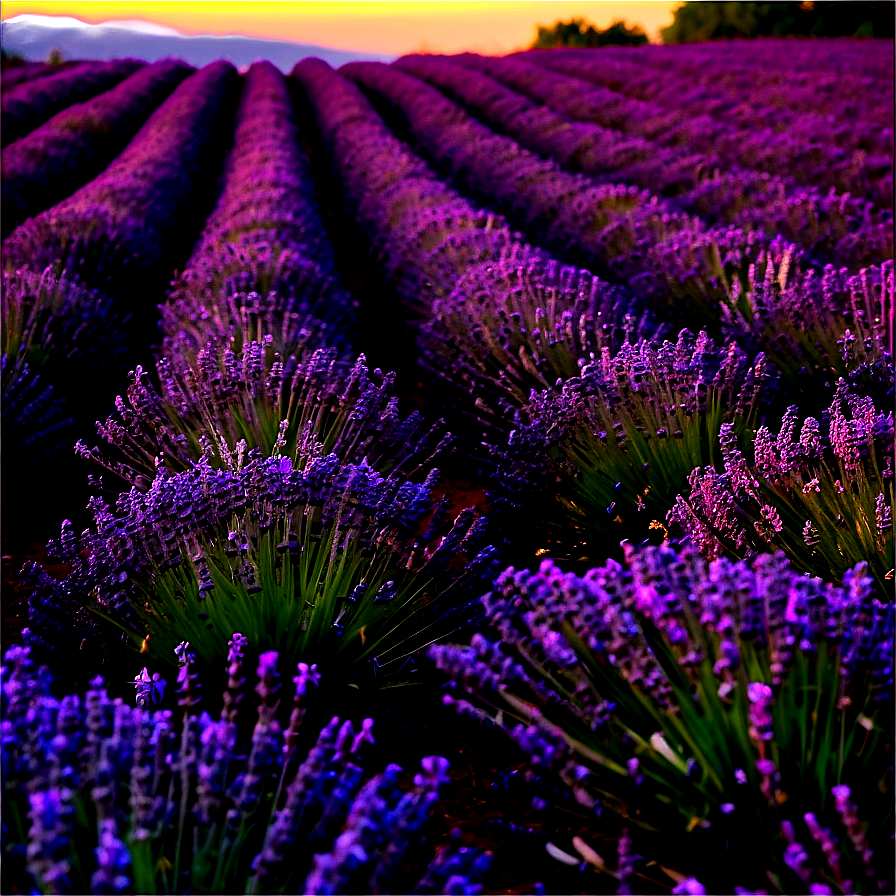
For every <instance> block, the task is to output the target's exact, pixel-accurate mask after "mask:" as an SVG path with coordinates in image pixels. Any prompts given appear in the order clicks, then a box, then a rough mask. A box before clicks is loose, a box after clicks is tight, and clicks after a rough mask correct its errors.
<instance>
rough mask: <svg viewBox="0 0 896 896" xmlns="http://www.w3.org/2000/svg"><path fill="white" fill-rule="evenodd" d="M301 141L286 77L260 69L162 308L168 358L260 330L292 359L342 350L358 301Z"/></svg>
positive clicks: (264, 65)
mask: <svg viewBox="0 0 896 896" xmlns="http://www.w3.org/2000/svg"><path fill="white" fill-rule="evenodd" d="M299 139H300V138H299V133H298V129H297V127H296V122H295V115H294V112H293V108H292V102H291V100H290V97H289V92H288V90H287V85H286V82H285V80H284V78H283V75H281V74H280V72H279V71H277V69H276V68H274V66H273V65H271V64H270V63H268V62H258V63H255V64H254V65H253V66H252V67H251V68H250V69H249V71H248V72H247V73H246V75H245V76H244V85H243V92H242V96H241V99H240V104H239V107H238V109H237V113H236V120H235V125H234V132H233V146H232V148H231V149H230V152H229V153H228V156H227V159H226V161H225V164H224V172H223V174H222V188H221V192H220V195H219V197H218V201H217V203H216V205H215V208H214V210H213V211H212V213H211V214H210V215H209V217H208V219H207V221H206V223H205V228H204V230H203V233H202V236H201V237H200V239H199V241H198V243H197V244H196V247H195V249H194V250H193V254H192V255H191V256H190V259H189V260H188V261H187V264H186V267H185V269H184V271H183V272H182V273H181V275H180V276H179V278H178V279H177V280H176V281H175V283H174V284H173V288H172V291H171V294H170V297H169V301H168V303H167V304H166V305H164V306H163V307H162V328H163V331H164V333H165V337H166V343H165V344H166V352H167V353H168V354H169V355H170V354H174V353H179V354H183V353H184V352H187V351H189V352H191V353H193V354H195V353H196V352H198V351H199V350H201V349H202V348H203V347H204V345H205V343H206V340H207V339H208V338H209V337H211V336H214V337H216V338H218V339H220V340H222V341H225V342H226V341H227V340H229V339H230V338H231V337H232V336H233V335H234V333H235V332H236V333H237V334H240V335H241V336H242V338H243V339H249V338H252V334H253V332H255V331H256V329H257V330H258V331H260V332H261V333H263V334H265V335H269V336H271V337H273V339H274V341H275V344H276V346H277V349H278V350H279V351H280V352H281V353H282V354H283V355H286V356H288V355H291V354H293V353H295V352H296V351H298V350H299V349H300V348H303V347H304V348H307V347H309V346H315V345H320V344H326V345H331V346H334V347H335V346H342V347H344V346H345V344H346V332H345V331H346V330H347V329H350V328H351V326H352V324H353V319H354V312H353V309H352V301H351V299H350V298H349V296H348V295H347V294H346V293H345V291H344V290H343V289H342V287H341V286H340V285H339V283H338V281H337V279H336V275H335V270H334V264H335V261H334V258H333V250H332V247H331V246H330V243H329V241H328V239H327V235H326V232H325V230H324V227H323V222H322V221H321V218H320V212H319V209H318V203H317V197H316V195H315V190H314V185H313V182H312V178H311V171H310V168H309V164H308V161H307V159H306V157H305V154H304V152H303V151H302V148H301V145H300V142H299ZM244 317H248V324H249V326H246V325H245V324H246V322H245V321H244V320H243V318H244ZM256 338H258V337H256Z"/></svg>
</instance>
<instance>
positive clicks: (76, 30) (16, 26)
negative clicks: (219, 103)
mask: <svg viewBox="0 0 896 896" xmlns="http://www.w3.org/2000/svg"><path fill="white" fill-rule="evenodd" d="M0 42H2V45H3V49H4V50H5V51H6V52H7V53H17V54H19V55H21V56H24V57H25V59H27V60H29V61H38V60H43V59H46V58H47V56H48V55H49V54H50V51H51V50H54V49H56V50H59V52H60V53H61V54H62V57H63V58H64V59H100V60H108V59H118V58H120V57H123V56H131V57H134V58H136V59H145V60H146V61H148V62H155V61H156V60H157V59H162V58H164V57H166V56H174V57H176V58H178V59H183V60H185V61H186V62H189V63H190V64H191V65H195V66H197V67H198V66H202V65H207V64H208V63H209V62H213V61H214V60H215V59H227V60H229V61H230V62H232V63H233V64H234V65H235V66H237V67H239V66H244V65H249V64H250V63H252V62H254V61H255V60H257V59H267V60H268V61H269V62H272V63H273V64H274V65H276V66H277V67H278V68H279V69H280V70H281V71H283V72H284V73H288V72H289V71H291V70H292V67H293V66H294V65H295V64H296V63H297V62H298V61H299V60H300V59H304V58H306V57H308V56H316V57H318V58H319V59H323V60H324V61H325V62H328V63H329V64H330V65H332V66H340V65H343V64H344V63H346V62H352V61H354V60H356V59H371V60H377V61H381V62H391V61H392V60H393V59H395V58H396V57H395V56H387V55H384V54H382V53H359V52H355V51H352V50H338V49H333V48H331V47H321V46H317V45H316V44H298V43H292V42H291V41H283V40H268V39H266V38H259V37H244V36H242V35H238V34H235V35H214V34H200V35H192V34H181V33H180V32H178V31H175V30H174V29H173V28H167V27H165V26H161V25H156V24H154V23H152V22H139V21H121V22H106V23H103V24H101V25H90V24H87V23H85V22H81V21H79V20H78V19H74V18H71V17H69V16H36V15H21V16H15V17H13V18H11V19H8V20H7V21H5V22H3V24H2V36H0Z"/></svg>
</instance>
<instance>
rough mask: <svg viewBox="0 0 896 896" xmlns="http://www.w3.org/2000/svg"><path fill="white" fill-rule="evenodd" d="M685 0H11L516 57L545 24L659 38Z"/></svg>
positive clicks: (390, 47) (408, 48)
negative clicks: (622, 29) (620, 26)
mask: <svg viewBox="0 0 896 896" xmlns="http://www.w3.org/2000/svg"><path fill="white" fill-rule="evenodd" d="M679 5H680V4H679V3H676V2H669V0H653V2H643V0H640V2H612V0H604V2H588V0H451V2H439V0H331V2H322V0H302V2H295V0H279V2H278V0H229V2H221V0H214V2H212V0H177V2H172V0H81V2H78V0H73V2H68V0H43V2H41V0H36V2H29V0H5V2H4V3H3V5H2V9H0V14H2V18H3V19H4V20H6V19H9V18H12V17H13V16H18V15H23V14H31V15H53V16H73V17H74V18H76V19H80V20H81V21H82V22H89V23H91V24H99V23H100V22H106V21H110V20H123V19H140V20H144V21H148V22H154V23H156V24H159V25H167V26H168V27H169V28H175V29H177V30H178V31H182V32H184V33H185V34H243V35H246V36H250V37H262V38H269V39H274V40H288V41H294V42H296V43H311V44H319V45H321V46H326V47H331V48H335V49H341V50H354V51H359V52H370V53H389V54H395V55H401V54H403V53H413V52H421V51H422V52H433V53H459V52H463V51H465V50H470V51H474V52H482V53H509V52H512V51H514V50H519V49H524V48H525V47H527V46H529V44H530V43H531V42H532V41H533V40H534V39H535V33H536V32H535V29H536V26H537V25H552V24H554V22H556V21H557V20H561V19H562V20H568V19H570V18H573V17H580V18H584V19H586V20H587V21H589V22H591V23H592V24H594V25H595V26H596V27H598V28H606V27H608V26H609V25H610V24H612V23H613V22H614V21H616V20H618V19H623V20H625V21H626V23H627V24H628V25H640V26H641V27H642V28H643V29H644V30H645V31H646V32H647V34H648V36H649V37H650V38H651V39H653V40H656V39H657V35H658V31H659V29H660V28H661V27H664V26H665V25H668V24H669V23H670V22H671V21H672V11H673V10H674V9H675V8H676V7H677V6H679Z"/></svg>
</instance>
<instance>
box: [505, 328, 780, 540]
mask: <svg viewBox="0 0 896 896" xmlns="http://www.w3.org/2000/svg"><path fill="white" fill-rule="evenodd" d="M772 385H773V375H772V373H771V372H770V371H769V368H768V365H767V364H766V362H765V359H764V357H763V356H762V355H761V354H760V355H758V356H757V358H756V360H755V361H754V362H753V363H752V364H751V363H750V359H749V357H748V356H747V355H746V354H745V353H744V352H743V351H741V350H740V348H739V347H738V346H737V344H736V343H734V342H732V343H730V344H729V345H727V346H724V345H722V346H720V345H717V344H716V343H715V342H713V340H712V339H710V338H709V337H708V336H707V334H706V333H700V334H698V335H697V336H694V334H692V333H690V332H689V331H688V330H682V331H681V333H680V334H679V336H678V339H677V340H676V341H675V342H671V341H665V342H663V343H662V344H658V343H656V342H651V341H648V340H639V341H637V342H630V343H626V344H625V345H623V346H622V347H621V348H620V349H619V351H618V352H616V353H610V352H609V351H606V350H605V351H603V352H602V353H601V354H600V355H598V356H597V357H595V358H594V360H592V361H590V362H589V363H587V364H585V365H584V366H582V367H581V369H580V372H579V373H578V375H576V376H571V377H570V378H569V379H567V380H566V381H565V382H563V383H562V384H558V388H557V389H546V390H544V391H542V392H540V393H536V392H535V391H534V390H533V392H532V395H531V397H530V400H529V402H528V403H527V404H526V405H525V406H524V408H523V409H522V413H521V425H520V427H519V428H518V429H517V430H515V431H514V432H513V433H512V435H511V437H510V440H509V444H508V448H507V450H506V452H505V455H504V457H503V459H502V468H501V470H500V471H499V472H500V477H499V480H498V482H499V485H498V487H497V488H496V493H495V498H496V501H498V502H500V503H504V502H510V504H511V506H513V507H516V506H517V505H518V504H519V500H520V499H519V494H520V489H519V485H518V483H519V482H520V481H525V480H526V479H527V478H531V477H534V479H535V483H536V484H533V489H536V490H537V491H540V492H542V493H543V494H544V496H545V498H546V500H547V510H546V514H545V515H546V516H549V517H550V516H556V511H557V510H558V509H559V507H558V506H557V502H558V500H559V502H560V504H561V505H563V507H564V508H565V511H564V513H563V514H562V516H563V521H562V523H561V526H562V527H563V528H569V521H570V520H571V521H572V522H573V524H574V526H575V527H576V528H577V529H578V530H584V531H586V532H588V533H589V534H590V535H597V534H601V535H603V534H605V533H608V532H616V533H619V536H620V537H622V535H623V533H624V534H625V535H626V536H627V537H629V538H632V539H637V540H639V541H640V540H641V539H642V538H644V537H646V536H647V535H648V534H649V531H650V530H652V529H657V530H662V529H663V526H662V520H663V519H664V517H665V514H666V513H667V512H668V510H669V509H670V508H671V507H672V506H673V504H674V502H675V497H676V495H677V494H678V492H679V490H680V489H681V487H682V486H683V484H684V483H685V482H686V481H687V476H688V474H689V473H690V472H691V470H693V469H694V468H695V467H696V466H701V465H703V464H706V463H708V462H710V461H712V459H713V457H714V454H715V452H716V446H715V443H716V440H717V439H718V434H719V429H720V427H721V426H722V425H723V423H725V424H727V425H728V426H729V428H730V427H735V428H736V429H737V431H740V430H742V429H743V428H744V427H747V426H749V425H751V424H752V423H753V422H755V421H756V420H757V419H758V418H759V417H760V416H761V414H762V413H763V409H764V407H765V405H766V404H767V402H768V399H769V395H770V393H771V388H772ZM514 483H517V484H514ZM555 537H556V536H555Z"/></svg>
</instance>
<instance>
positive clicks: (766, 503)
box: [669, 380, 896, 595]
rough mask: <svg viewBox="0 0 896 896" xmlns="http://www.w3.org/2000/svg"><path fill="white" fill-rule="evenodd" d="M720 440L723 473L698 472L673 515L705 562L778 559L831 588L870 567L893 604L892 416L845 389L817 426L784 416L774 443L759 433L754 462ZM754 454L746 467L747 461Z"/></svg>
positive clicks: (728, 434) (732, 440) (727, 439)
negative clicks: (758, 555)
mask: <svg viewBox="0 0 896 896" xmlns="http://www.w3.org/2000/svg"><path fill="white" fill-rule="evenodd" d="M738 442H739V439H738V437H737V435H736V434H735V433H734V432H733V431H732V429H731V427H730V425H727V424H726V425H723V426H722V427H721V430H720V432H719V443H720V448H721V460H722V467H723V472H717V471H716V470H715V469H712V468H699V467H698V468H696V469H695V470H693V472H692V473H691V474H690V476H689V477H688V484H689V485H690V491H689V492H688V494H687V495H684V494H682V495H679V496H678V498H677V500H676V504H675V507H674V509H673V510H672V511H670V513H669V521H670V522H671V523H676V524H678V525H680V526H681V527H682V529H683V530H684V531H685V532H686V533H687V534H688V535H689V536H690V537H691V538H692V539H693V541H694V542H695V543H696V544H698V545H699V546H700V549H701V550H702V551H703V552H704V553H705V554H706V556H707V557H718V556H720V555H722V554H728V555H729V556H735V557H742V556H744V555H746V554H747V553H749V552H751V551H753V550H768V549H770V548H776V549H782V550H783V551H784V552H785V553H786V554H787V556H788V557H790V558H791V560H792V562H793V563H794V564H795V566H797V568H799V569H801V570H805V571H806V572H809V573H812V574H814V575H820V576H822V577H823V578H825V579H827V580H829V581H830V580H832V579H837V578H840V577H841V576H842V575H843V574H844V573H845V571H846V570H847V569H849V568H850V567H852V566H854V565H855V564H856V563H858V562H860V561H866V562H867V564H868V569H869V572H870V574H871V575H872V576H873V578H874V581H875V582H876V584H877V587H878V589H880V593H881V594H882V595H883V594H888V593H889V594H892V580H893V549H894V546H893V514H894V510H896V504H894V491H893V412H892V411H888V410H878V408H877V407H876V406H875V403H874V401H873V400H872V399H871V398H869V397H866V396H861V395H858V394H856V392H855V391H854V390H852V389H851V388H850V387H849V385H848V384H847V383H846V382H845V381H844V380H841V381H840V383H839V384H838V386H837V389H836V394H835V397H834V401H833V402H832V404H831V405H830V407H829V408H828V409H827V410H826V411H825V412H824V413H823V414H822V415H821V418H820V419H816V418H815V417H807V418H805V419H804V420H803V421H802V423H800V413H799V409H798V408H796V407H791V408H789V409H788V410H787V411H786V413H785V414H784V416H783V418H782V420H781V425H780V428H779V430H778V432H777V433H774V432H773V431H772V430H770V429H769V428H768V427H766V426H761V427H760V428H759V429H758V430H756V433H755V436H753V438H752V452H748V453H747V454H746V455H745V454H744V452H743V451H742V450H741V448H739V447H738ZM750 453H751V454H752V458H750Z"/></svg>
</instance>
